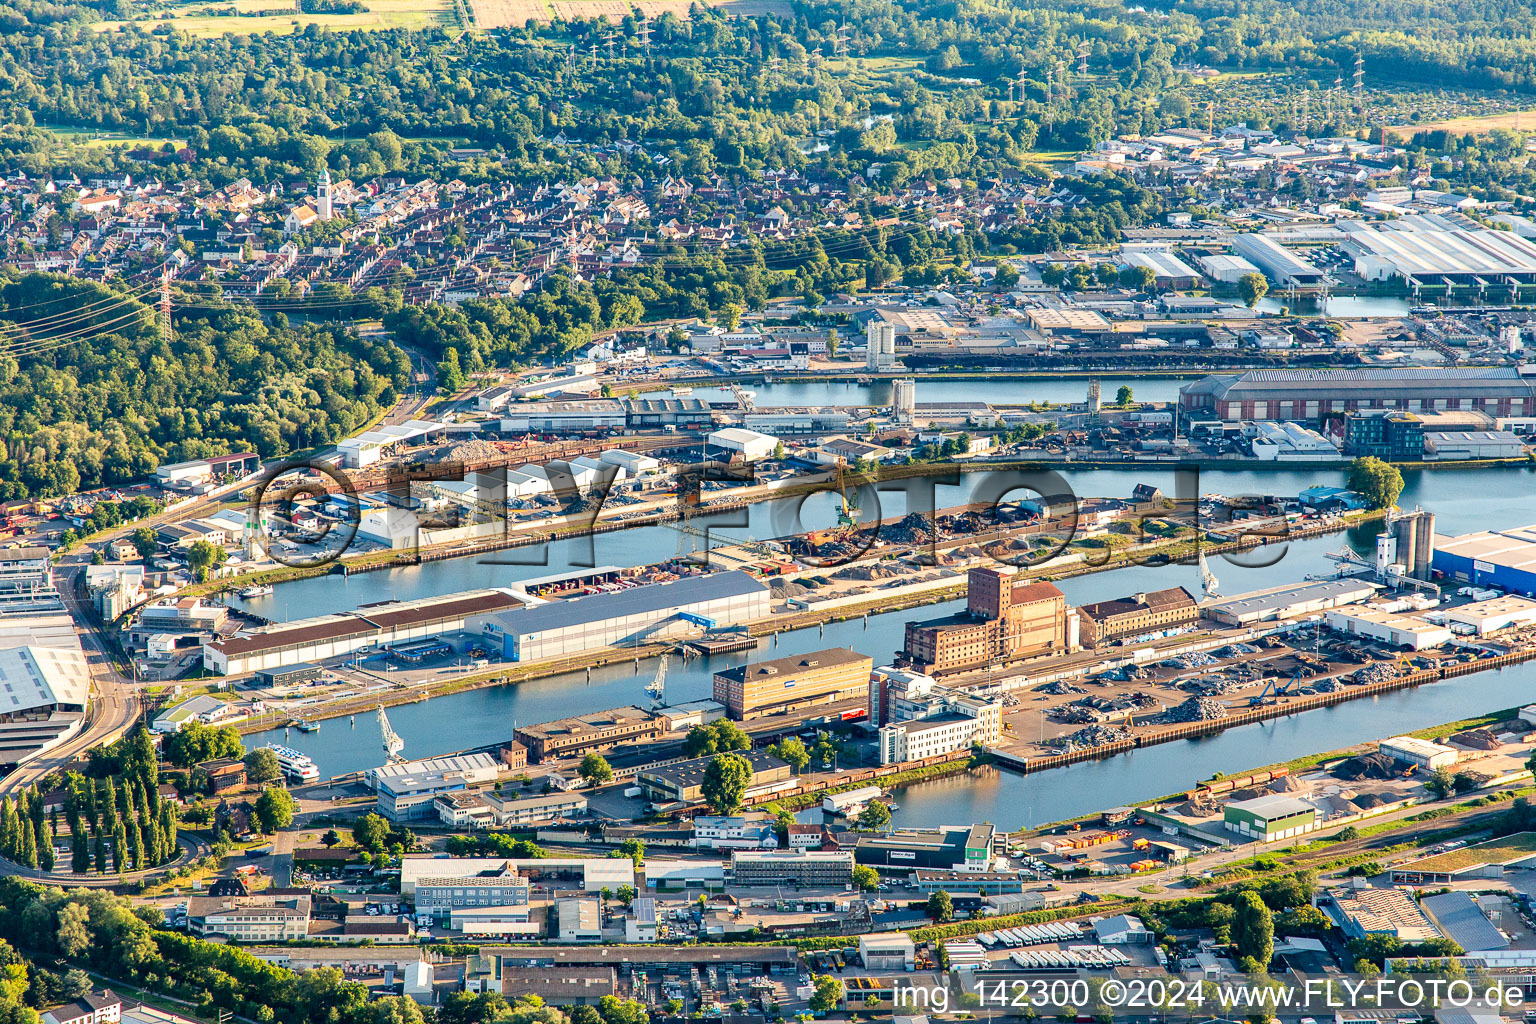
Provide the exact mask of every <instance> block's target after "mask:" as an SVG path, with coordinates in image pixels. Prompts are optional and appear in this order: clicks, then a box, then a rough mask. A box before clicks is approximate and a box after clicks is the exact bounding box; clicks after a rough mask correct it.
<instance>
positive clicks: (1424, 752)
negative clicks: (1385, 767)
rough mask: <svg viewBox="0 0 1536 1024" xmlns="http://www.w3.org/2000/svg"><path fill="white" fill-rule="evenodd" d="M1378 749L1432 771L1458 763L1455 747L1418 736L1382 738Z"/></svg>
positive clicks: (1377, 746) (1407, 762)
mask: <svg viewBox="0 0 1536 1024" xmlns="http://www.w3.org/2000/svg"><path fill="white" fill-rule="evenodd" d="M1376 749H1377V751H1378V752H1380V753H1383V754H1386V755H1387V756H1388V757H1391V758H1395V759H1396V760H1398V761H1402V762H1404V763H1406V764H1416V765H1418V766H1419V767H1420V768H1428V769H1430V770H1431V771H1433V770H1434V769H1436V768H1449V767H1450V766H1451V765H1453V764H1455V763H1456V748H1455V747H1446V746H1442V745H1441V744H1439V743H1431V742H1429V740H1421V739H1419V738H1418V737H1416V736H1393V737H1392V738H1391V739H1387V740H1382V741H1381V742H1380V743H1379V744H1377V745H1376Z"/></svg>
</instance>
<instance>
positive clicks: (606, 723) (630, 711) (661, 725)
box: [512, 705, 666, 762]
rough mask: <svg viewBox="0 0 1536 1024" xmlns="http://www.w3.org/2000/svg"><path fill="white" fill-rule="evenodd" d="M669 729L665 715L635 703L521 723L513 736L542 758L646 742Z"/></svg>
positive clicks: (532, 755)
mask: <svg viewBox="0 0 1536 1024" xmlns="http://www.w3.org/2000/svg"><path fill="white" fill-rule="evenodd" d="M665 731H666V721H665V719H663V718H662V717H660V716H659V715H654V714H652V713H651V712H649V711H647V710H645V709H644V708H641V707H635V706H633V705H632V706H630V707H627V708H610V709H608V710H607V711H592V712H588V713H587V714H584V715H572V716H571V717H570V718H561V719H558V720H557V721H554V722H542V723H540V724H538V725H527V726H520V727H519V728H517V729H516V730H514V731H513V733H512V736H513V738H514V739H516V740H517V742H519V743H521V744H522V745H523V746H525V747H527V748H528V757H529V759H530V760H532V761H535V762H538V761H544V760H549V759H553V758H560V757H571V756H573V755H575V754H584V753H586V752H587V751H589V750H608V749H609V748H611V747H615V746H618V745H619V744H621V743H643V742H645V741H647V740H653V739H656V738H657V737H658V736H660V735H661V734H662V733H663V732H665Z"/></svg>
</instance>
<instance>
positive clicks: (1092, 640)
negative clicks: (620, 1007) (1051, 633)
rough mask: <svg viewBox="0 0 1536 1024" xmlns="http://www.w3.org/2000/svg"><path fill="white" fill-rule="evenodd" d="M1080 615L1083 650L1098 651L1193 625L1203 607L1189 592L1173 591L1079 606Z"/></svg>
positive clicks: (1080, 636) (1177, 589) (1171, 589)
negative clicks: (1123, 640) (1102, 646)
mask: <svg viewBox="0 0 1536 1024" xmlns="http://www.w3.org/2000/svg"><path fill="white" fill-rule="evenodd" d="M1077 614H1078V638H1079V641H1080V642H1081V643H1082V645H1083V646H1084V647H1097V646H1098V645H1100V644H1103V643H1107V642H1109V641H1112V640H1119V639H1121V638H1123V637H1133V636H1141V635H1143V634H1146V633H1156V632H1161V631H1164V630H1170V629H1177V628H1178V627H1180V626H1188V625H1191V624H1193V623H1195V622H1198V621H1199V619H1200V606H1199V602H1198V601H1196V600H1195V597H1194V595H1193V594H1191V593H1190V592H1189V591H1188V590H1185V589H1184V588H1183V587H1170V588H1169V589H1167V590H1154V591H1151V592H1149V593H1144V594H1132V595H1131V596H1130V597H1122V598H1117V599H1116V600H1113V601H1098V602H1095V603H1093V604H1085V605H1079V606H1078V609H1077Z"/></svg>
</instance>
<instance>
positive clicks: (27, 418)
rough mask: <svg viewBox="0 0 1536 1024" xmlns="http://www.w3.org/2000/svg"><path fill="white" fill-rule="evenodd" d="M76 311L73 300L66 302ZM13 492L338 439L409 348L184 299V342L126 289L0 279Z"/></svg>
mask: <svg viewBox="0 0 1536 1024" xmlns="http://www.w3.org/2000/svg"><path fill="white" fill-rule="evenodd" d="M64 311H68V312H67V313H66V312H64ZM0 332H3V339H4V344H0V437H3V438H4V442H5V449H4V451H3V452H0V498H5V499H13V498H22V497H28V496H33V495H57V494H66V493H69V492H71V491H75V490H79V489H82V488H90V487H95V486H99V485H102V484H117V483H124V482H127V481H130V480H134V479H137V478H139V477H142V476H144V475H145V474H147V473H149V472H152V471H153V470H154V469H155V468H156V467H157V466H158V465H160V464H161V463H164V462H178V461H183V460H186V459H195V458H201V457H204V456H208V455H218V454H223V453H225V452H229V451H238V450H241V449H246V448H250V449H254V450H255V451H257V452H258V453H260V454H261V455H262V456H264V457H271V456H275V455H283V454H286V453H288V452H292V451H297V450H302V449H305V448H309V447H312V446H314V445H319V444H324V443H328V442H332V441H336V440H338V439H340V438H341V437H343V436H345V435H347V434H348V433H351V432H354V431H356V430H357V429H358V428H359V427H360V426H361V425H362V424H364V423H366V422H368V421H369V420H370V419H372V418H373V417H375V416H377V415H378V414H379V413H380V412H381V411H382V410H384V409H386V408H388V407H389V406H390V405H392V404H393V403H394V401H395V399H396V397H397V395H398V393H399V391H400V389H401V388H402V387H404V385H405V384H406V383H407V381H408V379H409V375H410V363H409V360H408V359H407V357H406V355H405V353H404V352H403V351H401V350H400V349H398V348H396V347H394V346H393V345H392V344H390V343H389V342H387V341H385V342H378V341H373V340H369V339H364V338H361V337H359V336H358V335H357V334H356V332H355V331H353V330H352V329H351V328H349V327H344V326H340V325H337V324H324V325H315V324H293V323H289V322H288V321H287V320H286V319H285V318H283V317H282V316H281V315H278V316H276V317H274V318H272V320H271V322H264V321H263V320H262V318H261V317H260V316H259V315H257V314H256V313H255V312H254V311H253V310H251V309H249V308H241V307H234V306H228V305H223V304H221V303H217V302H208V301H206V300H205V301H203V302H202V303H201V304H190V303H189V304H187V305H185V306H184V307H181V308H178V311H177V314H176V322H175V333H174V336H173V340H172V341H171V342H170V343H167V342H166V341H165V340H163V338H162V336H161V333H160V330H159V328H158V325H157V323H156V321H155V317H154V312H153V310H151V309H150V308H149V307H148V306H146V305H145V304H144V303H143V302H142V301H140V299H139V298H136V297H135V294H134V293H133V292H132V291H130V290H128V289H125V288H119V287H116V286H105V285H100V284H95V283H92V282H88V281H82V280H79V279H76V278H68V277H60V276H57V275H51V274H28V275H21V276H18V275H14V274H13V275H11V276H9V277H6V278H4V279H3V282H0Z"/></svg>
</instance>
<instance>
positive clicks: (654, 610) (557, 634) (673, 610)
mask: <svg viewBox="0 0 1536 1024" xmlns="http://www.w3.org/2000/svg"><path fill="white" fill-rule="evenodd" d="M770 614H772V606H771V602H770V600H769V590H768V587H767V586H766V585H765V584H763V583H762V582H760V581H758V580H756V579H754V578H753V577H752V576H750V575H749V574H747V573H745V572H741V571H730V572H717V573H712V574H710V575H708V576H686V577H684V578H682V579H679V580H673V581H672V582H670V583H650V584H646V585H644V586H638V587H631V588H629V589H627V590H618V591H611V592H605V593H598V594H588V595H586V596H584V597H573V598H567V599H565V600H563V601H549V602H546V603H543V604H538V605H533V606H530V607H524V608H517V609H515V610H512V611H506V612H500V613H497V614H493V615H487V616H484V617H483V618H482V619H481V620H480V621H481V629H482V630H483V632H484V633H485V635H486V636H487V637H488V638H490V639H491V640H492V641H493V642H494V643H496V644H497V645H498V646H499V647H500V648H501V651H502V657H504V658H506V659H507V660H508V661H537V660H539V659H541V658H553V657H559V656H561V655H568V654H580V653H582V652H583V651H592V650H599V649H602V648H605V647H622V646H624V645H625V644H638V643H645V642H649V641H654V640H659V639H661V638H663V637H666V636H671V635H676V634H678V633H683V632H689V631H694V630H700V629H703V630H709V629H715V628H718V627H723V626H735V625H744V624H746V623H749V622H753V621H756V620H758V619H765V618H767V617H768V616H769V615H770Z"/></svg>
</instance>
